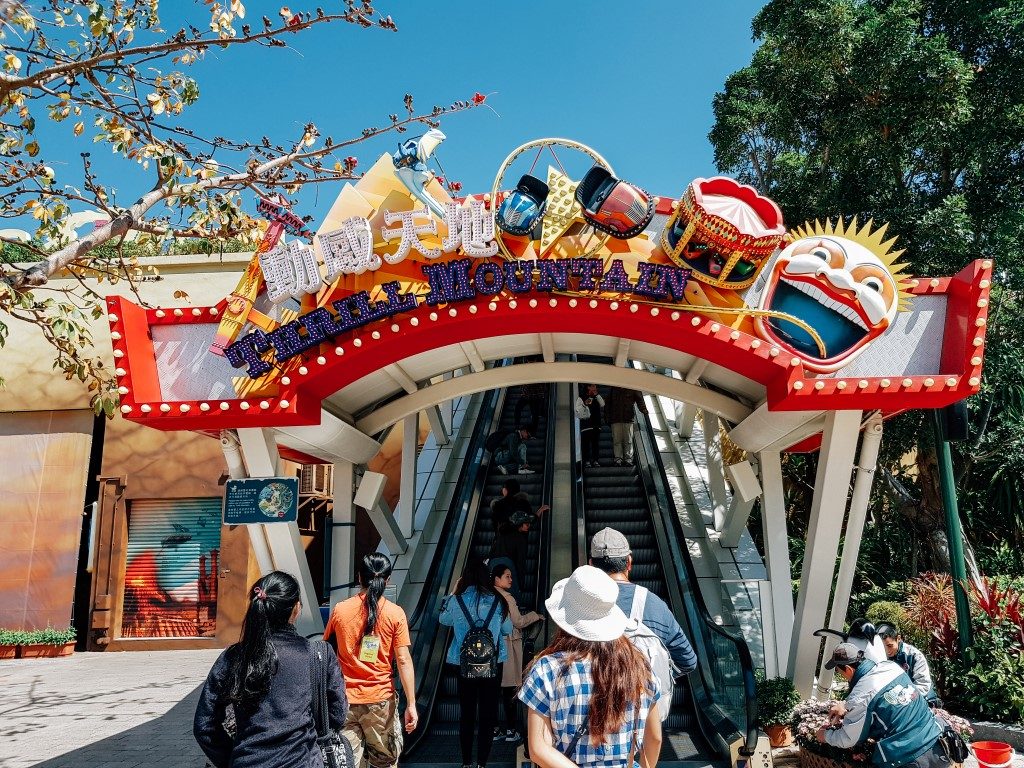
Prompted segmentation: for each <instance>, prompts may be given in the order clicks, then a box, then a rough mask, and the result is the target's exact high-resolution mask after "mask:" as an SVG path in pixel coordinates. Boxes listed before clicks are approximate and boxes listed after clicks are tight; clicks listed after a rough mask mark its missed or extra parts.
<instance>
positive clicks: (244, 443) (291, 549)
mask: <svg viewBox="0 0 1024 768" xmlns="http://www.w3.org/2000/svg"><path fill="white" fill-rule="evenodd" d="M238 439H239V441H240V443H241V447H242V456H243V457H244V458H245V465H246V467H247V468H248V470H249V476H250V477H273V476H274V475H275V474H276V473H277V467H278V461H279V457H278V453H277V443H276V441H275V440H274V434H273V432H272V431H271V430H269V429H259V428H248V429H239V430H238ZM254 527H258V528H262V529H263V535H264V536H265V537H266V542H267V546H268V548H269V549H270V556H271V559H272V560H273V565H274V568H276V569H278V570H281V571H286V572H288V573H290V574H291V575H292V576H294V577H295V578H296V579H298V580H299V592H300V594H301V600H302V612H301V613H300V614H299V618H298V620H297V621H296V622H295V624H296V627H297V629H298V631H299V634H302V635H309V634H312V633H314V632H323V631H324V621H323V618H322V617H321V616H320V603H319V601H318V600H317V593H316V589H315V587H314V586H313V576H312V574H310V572H309V561H307V560H306V550H305V549H304V548H303V546H302V539H301V537H300V536H299V526H298V525H297V524H296V523H271V524H269V525H260V526H250V534H251V535H254V534H252V531H251V529H252V528H254ZM261 570H262V566H261Z"/></svg>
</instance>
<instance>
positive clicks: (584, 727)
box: [562, 712, 590, 763]
mask: <svg viewBox="0 0 1024 768" xmlns="http://www.w3.org/2000/svg"><path fill="white" fill-rule="evenodd" d="M589 730H590V712H587V716H586V717H584V718H583V722H582V723H580V727H579V728H577V729H576V733H574V734H573V736H572V741H570V742H569V746H568V747H566V749H565V751H564V752H563V753H562V754H563V755H565V756H566V757H567V758H569V759H570V760H572V758H573V755H575V754H576V745H577V744H579V743H580V739H582V738H583V734H585V733H586V732H587V731H589ZM573 762H574V763H575V762H576V761H575V760H573Z"/></svg>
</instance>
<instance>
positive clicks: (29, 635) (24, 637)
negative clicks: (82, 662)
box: [0, 627, 78, 645]
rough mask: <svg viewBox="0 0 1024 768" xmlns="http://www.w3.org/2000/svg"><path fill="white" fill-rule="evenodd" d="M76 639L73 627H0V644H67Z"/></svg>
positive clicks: (76, 634) (76, 632)
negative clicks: (25, 628) (23, 628)
mask: <svg viewBox="0 0 1024 768" xmlns="http://www.w3.org/2000/svg"><path fill="white" fill-rule="evenodd" d="M77 639H78V631H77V630H76V629H75V628H74V627H68V628H67V629H57V628H56V627H47V628H46V629H29V630H21V629H0V645H67V644H68V643H73V642H75V640H77Z"/></svg>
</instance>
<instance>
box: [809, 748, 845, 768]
mask: <svg viewBox="0 0 1024 768" xmlns="http://www.w3.org/2000/svg"><path fill="white" fill-rule="evenodd" d="M797 759H798V760H799V761H800V768H854V766H855V765H856V763H854V762H853V761H852V760H851V761H850V762H848V763H847V762H845V761H840V760H833V759H832V758H831V757H825V756H824V755H819V754H818V753H817V752H812V751H811V750H809V749H807V748H805V747H800V751H799V752H797Z"/></svg>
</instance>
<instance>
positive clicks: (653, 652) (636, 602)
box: [626, 585, 679, 722]
mask: <svg viewBox="0 0 1024 768" xmlns="http://www.w3.org/2000/svg"><path fill="white" fill-rule="evenodd" d="M648 594H649V591H648V590H647V588H646V587H641V586H640V585H637V587H636V592H634V593H633V605H632V606H631V607H630V609H629V618H630V620H631V621H635V622H636V625H635V626H633V625H632V624H630V625H627V627H626V637H628V638H629V641H630V642H631V643H632V644H633V646H634V647H635V648H636V649H637V650H638V651H640V653H642V654H643V655H644V658H645V659H647V663H648V664H650V665H651V671H653V672H654V676H655V677H656V678H658V684H659V686H660V687H661V698H660V699H658V715H659V716H660V717H661V721H662V722H665V720H667V719H668V715H669V712H671V711H672V694H673V693H674V692H675V687H676V677H677V676H678V675H679V667H677V666H676V665H675V662H674V661H672V656H671V655H670V654H669V652H668V648H666V647H665V643H664V642H662V639H661V638H660V637H658V636H657V635H656V634H654V632H653V631H652V630H651V629H650V628H649V627H648V626H647V625H646V624H644V622H643V618H644V608H645V607H646V605H647V595H648Z"/></svg>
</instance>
